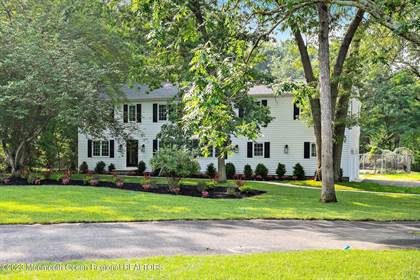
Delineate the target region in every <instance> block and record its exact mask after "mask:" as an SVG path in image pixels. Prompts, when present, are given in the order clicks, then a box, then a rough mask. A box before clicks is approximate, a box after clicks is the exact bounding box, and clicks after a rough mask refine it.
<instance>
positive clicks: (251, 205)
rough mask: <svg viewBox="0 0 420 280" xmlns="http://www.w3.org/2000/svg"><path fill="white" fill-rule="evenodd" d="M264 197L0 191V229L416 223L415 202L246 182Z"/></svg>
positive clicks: (419, 203)
mask: <svg viewBox="0 0 420 280" xmlns="http://www.w3.org/2000/svg"><path fill="white" fill-rule="evenodd" d="M247 184H248V185H249V186H251V187H252V188H255V189H260V190H264V191H266V192H267V193H265V194H263V195H259V196H254V197H249V198H245V199H206V198H200V197H188V196H176V195H166V194H153V193H146V192H136V191H127V190H119V189H112V188H100V187H88V186H62V185H57V186H43V185H41V186H24V187H22V186H1V187H0V194H1V195H0V223H1V224H7V223H10V224H12V223H59V222H99V221H104V222H105V221H150V220H185V219H191V220H192V219H254V218H273V219H292V218H293V219H342V220H379V221H389V220H420V196H415V195H410V194H374V193H356V192H338V193H337V197H338V200H339V202H338V203H331V204H322V203H320V202H319V196H320V191H319V190H318V189H303V188H295V187H283V186H276V185H270V184H267V183H263V182H248V183H247Z"/></svg>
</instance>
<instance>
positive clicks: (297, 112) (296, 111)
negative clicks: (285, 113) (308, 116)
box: [293, 103, 300, 120]
mask: <svg viewBox="0 0 420 280" xmlns="http://www.w3.org/2000/svg"><path fill="white" fill-rule="evenodd" d="M299 115H300V108H299V106H298V105H297V104H296V103H293V119H294V120H298V119H299Z"/></svg>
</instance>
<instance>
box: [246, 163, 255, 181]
mask: <svg viewBox="0 0 420 280" xmlns="http://www.w3.org/2000/svg"><path fill="white" fill-rule="evenodd" d="M252 173H253V171H252V167H251V165H249V164H247V165H245V166H244V175H245V178H246V179H250V178H251V177H252Z"/></svg>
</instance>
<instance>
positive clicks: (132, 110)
mask: <svg viewBox="0 0 420 280" xmlns="http://www.w3.org/2000/svg"><path fill="white" fill-rule="evenodd" d="M128 120H129V121H130V122H135V121H136V106H135V105H130V106H128Z"/></svg>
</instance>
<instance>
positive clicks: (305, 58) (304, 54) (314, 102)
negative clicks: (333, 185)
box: [292, 26, 322, 181]
mask: <svg viewBox="0 0 420 280" xmlns="http://www.w3.org/2000/svg"><path fill="white" fill-rule="evenodd" d="M292 29H293V30H294V31H293V34H294V36H295V41H296V43H297V45H298V48H299V53H300V60H301V62H302V66H303V71H304V73H305V79H306V83H307V84H308V86H312V87H314V88H316V85H317V80H316V78H315V75H314V72H313V69H312V64H311V59H310V58H309V53H308V48H307V46H306V44H305V42H304V41H303V38H302V34H301V33H300V30H299V28H298V27H297V26H293V27H292ZM309 101H310V105H311V113H312V120H313V125H314V135H315V144H316V171H315V177H314V179H315V180H316V181H320V180H321V178H322V176H321V158H322V152H321V144H322V140H321V105H320V103H319V98H316V97H313V96H311V97H309Z"/></svg>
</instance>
